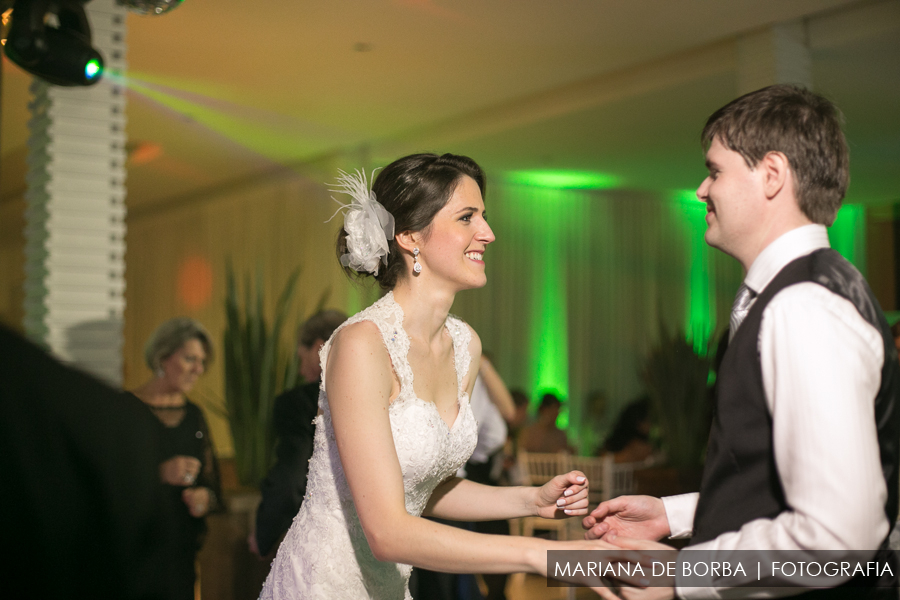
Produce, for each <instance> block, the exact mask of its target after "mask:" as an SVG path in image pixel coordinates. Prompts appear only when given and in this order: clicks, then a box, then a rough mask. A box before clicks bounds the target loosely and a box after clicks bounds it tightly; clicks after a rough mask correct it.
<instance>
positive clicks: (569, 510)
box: [532, 471, 588, 519]
mask: <svg viewBox="0 0 900 600" xmlns="http://www.w3.org/2000/svg"><path fill="white" fill-rule="evenodd" d="M535 490H536V492H537V493H536V494H535V500H534V509H533V510H532V514H534V515H536V516H538V517H544V518H545V519H564V518H566V517H575V516H579V515H584V514H587V509H588V480H587V477H585V476H584V473H582V472H581V471H569V472H568V473H566V474H565V475H557V476H556V477H554V478H553V479H551V480H550V481H548V482H547V483H545V484H544V485H542V486H541V487H539V488H535Z"/></svg>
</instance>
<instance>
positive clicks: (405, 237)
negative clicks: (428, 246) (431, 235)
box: [394, 231, 422, 253]
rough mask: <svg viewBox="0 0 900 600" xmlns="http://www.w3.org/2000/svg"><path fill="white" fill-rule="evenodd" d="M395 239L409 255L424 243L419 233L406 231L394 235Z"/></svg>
mask: <svg viewBox="0 0 900 600" xmlns="http://www.w3.org/2000/svg"><path fill="white" fill-rule="evenodd" d="M394 239H395V240H396V241H397V245H398V246H400V247H401V248H403V249H404V250H406V251H407V252H409V253H412V251H413V248H416V247H418V246H419V244H421V243H422V236H421V234H420V232H418V231H404V232H402V233H397V234H394Z"/></svg>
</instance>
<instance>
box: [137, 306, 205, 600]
mask: <svg viewBox="0 0 900 600" xmlns="http://www.w3.org/2000/svg"><path fill="white" fill-rule="evenodd" d="M144 358H145V360H146V361H147V366H148V367H150V370H151V371H152V372H153V377H152V378H151V379H150V380H149V381H147V382H146V383H144V384H143V385H142V386H140V387H138V388H137V389H136V390H134V395H135V396H137V397H138V398H140V399H141V400H142V401H143V402H144V404H146V405H147V406H148V407H149V408H150V411H151V412H152V413H153V414H154V415H155V416H156V419H157V421H158V422H157V429H158V435H159V439H160V455H159V460H160V465H159V477H160V480H161V482H162V485H163V493H162V503H163V511H164V514H165V522H164V524H163V527H162V536H163V540H164V545H165V549H166V560H167V572H168V573H169V574H170V576H171V586H170V589H169V591H168V594H167V597H168V598H170V599H173V600H174V599H183V600H193V598H194V583H195V580H196V571H195V567H194V564H195V561H196V558H197V553H198V552H199V551H200V547H201V546H202V544H203V538H204V536H205V534H206V515H207V514H209V513H210V512H211V511H213V510H216V509H218V508H219V497H220V496H221V489H220V486H219V467H218V463H217V462H216V456H215V454H214V453H213V446H212V440H211V439H210V436H209V427H208V426H207V424H206V419H205V418H204V417H203V411H201V410H200V407H199V406H197V405H196V404H194V403H192V402H191V401H190V400H188V398H187V394H188V392H190V391H191V389H193V387H194V384H195V383H196V382H197V379H198V378H199V377H200V376H201V375H203V373H204V372H205V371H206V365H207V363H208V361H209V360H210V359H211V358H212V339H211V338H210V336H209V333H207V331H206V328H205V327H203V325H201V324H200V323H198V322H197V321H195V320H194V319H190V318H188V317H176V318H174V319H170V320H169V321H166V322H165V323H163V324H162V325H160V326H159V327H158V328H157V330H156V331H155V332H154V333H153V335H152V336H151V337H150V341H149V342H147V346H146V348H145V349H144Z"/></svg>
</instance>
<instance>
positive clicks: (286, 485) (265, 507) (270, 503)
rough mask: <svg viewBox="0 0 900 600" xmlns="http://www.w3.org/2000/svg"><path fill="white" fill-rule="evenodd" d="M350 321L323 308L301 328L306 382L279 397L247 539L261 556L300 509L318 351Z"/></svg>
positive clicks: (299, 336)
mask: <svg viewBox="0 0 900 600" xmlns="http://www.w3.org/2000/svg"><path fill="white" fill-rule="evenodd" d="M346 320H347V315H346V314H344V313H343V312H341V311H339V310H324V311H321V312H319V313H316V314H315V315H313V316H312V317H310V318H309V319H307V321H306V322H305V323H303V325H301V326H300V328H299V330H298V331H297V357H298V359H299V361H300V375H301V376H302V377H303V381H304V383H302V384H300V385H298V386H296V387H294V388H293V389H290V390H288V391H286V392H284V393H283V394H281V395H280V396H278V397H277V398H275V407H274V409H273V418H272V424H273V427H274V429H275V435H276V437H277V439H278V445H277V446H276V448H275V455H276V462H275V465H274V466H273V467H272V469H271V470H270V471H269V473H268V474H267V475H266V478H265V479H264V480H263V482H262V484H261V485H260V491H261V492H262V502H260V505H259V508H258V509H257V511H256V531H254V532H251V533H250V537H249V538H248V540H247V542H248V544H249V545H250V550H251V552H253V553H254V554H256V555H259V556H267V555H268V554H270V553H271V552H272V551H274V550H275V549H277V548H278V543H279V541H280V540H281V538H282V536H283V535H284V534H285V533H287V530H288V528H289V527H290V526H291V521H293V520H294V517H295V516H297V511H299V510H300V504H301V503H302V502H303V496H304V494H306V471H307V469H308V468H309V459H310V457H312V450H313V434H314V433H315V427H314V426H313V419H315V418H316V413H317V412H318V410H319V405H318V401H319V385H320V383H321V377H322V366H321V364H320V363H319V350H321V349H322V346H323V345H325V341H326V340H327V339H328V338H330V337H331V334H332V333H334V330H335V329H337V328H338V326H339V325H340V324H341V323H343V322H344V321H346Z"/></svg>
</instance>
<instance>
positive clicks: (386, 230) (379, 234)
mask: <svg viewBox="0 0 900 600" xmlns="http://www.w3.org/2000/svg"><path fill="white" fill-rule="evenodd" d="M338 173H339V175H338V178H337V183H336V184H335V185H334V187H333V188H329V191H331V192H336V193H339V194H347V195H348V196H350V202H348V203H347V204H344V203H343V202H341V201H340V200H338V199H337V198H335V197H334V196H332V198H331V199H332V200H334V201H335V202H337V203H338V204H340V205H341V208H339V209H338V212H343V213H344V231H345V232H347V252H346V254H343V255H341V265H343V266H345V267H350V268H351V269H353V270H354V271H359V272H366V273H372V274H373V275H378V268H379V264H378V263H379V261H382V262H384V264H385V265H387V263H388V252H389V251H390V247H389V246H388V240H392V239H394V216H393V215H392V214H391V213H389V212H388V211H387V210H386V209H385V208H384V207H383V206H382V205H381V204H380V203H379V202H378V201H377V200H376V199H375V192H373V191H372V190H371V189H370V187H369V182H368V181H367V180H366V173H365V171H360V170H357V171H356V172H355V173H346V172H344V171H340V170H339V171H338ZM372 179H373V181H374V179H375V173H374V171H373V172H372ZM335 216H337V213H335ZM333 218H334V216H333V217H331V219H333ZM331 219H328V220H329V221H330V220H331Z"/></svg>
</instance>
